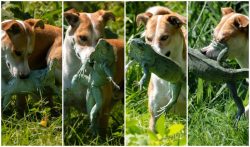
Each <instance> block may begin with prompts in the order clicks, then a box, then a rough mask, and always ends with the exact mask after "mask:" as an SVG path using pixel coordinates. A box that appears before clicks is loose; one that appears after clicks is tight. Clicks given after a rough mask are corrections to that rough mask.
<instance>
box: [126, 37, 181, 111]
mask: <svg viewBox="0 0 250 147" xmlns="http://www.w3.org/2000/svg"><path fill="white" fill-rule="evenodd" d="M128 46H129V49H130V50H129V56H130V58H131V59H132V62H133V61H136V62H138V63H139V64H140V65H141V66H142V68H143V72H144V74H143V77H142V78H141V80H140V82H139V84H140V89H142V86H143V85H144V84H145V83H146V82H147V81H148V80H149V79H150V75H151V73H154V74H156V75H157V76H159V77H160V78H161V79H164V80H166V81H169V82H170V83H171V89H172V91H173V96H172V98H171V100H170V101H169V103H168V104H167V105H166V106H164V107H163V108H161V110H160V111H165V112H168V111H169V110H170V109H171V108H172V106H173V105H174V104H175V103H176V102H177V100H178V97H179V94H180V91H181V86H182V84H183V81H184V80H185V75H184V73H183V71H182V69H181V67H180V66H179V65H178V64H177V63H176V62H174V61H173V60H171V59H170V58H168V57H165V56H163V55H161V54H159V53H157V52H155V51H154V50H153V49H152V47H151V46H150V45H148V44H146V43H145V42H144V41H143V40H142V39H131V40H130V41H129V42H128ZM129 64H131V62H130V63H129Z"/></svg>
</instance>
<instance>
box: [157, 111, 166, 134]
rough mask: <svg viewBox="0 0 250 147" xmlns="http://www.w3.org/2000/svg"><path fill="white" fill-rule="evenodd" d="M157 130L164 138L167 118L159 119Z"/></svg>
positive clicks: (162, 116)
mask: <svg viewBox="0 0 250 147" xmlns="http://www.w3.org/2000/svg"><path fill="white" fill-rule="evenodd" d="M156 129H157V131H158V133H159V134H161V136H164V134H165V132H166V131H165V129H166V128H165V118H164V115H161V116H160V118H159V119H158V121H157V123H156Z"/></svg>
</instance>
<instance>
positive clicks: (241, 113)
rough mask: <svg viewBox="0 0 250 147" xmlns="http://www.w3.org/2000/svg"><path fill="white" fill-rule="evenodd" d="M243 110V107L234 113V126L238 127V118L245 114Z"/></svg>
mask: <svg viewBox="0 0 250 147" xmlns="http://www.w3.org/2000/svg"><path fill="white" fill-rule="evenodd" d="M244 112H245V110H244V109H243V110H242V111H240V110H239V111H238V113H237V115H236V120H235V122H234V128H238V123H239V121H240V118H241V116H245V113H244Z"/></svg>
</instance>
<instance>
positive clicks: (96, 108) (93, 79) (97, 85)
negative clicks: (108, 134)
mask: <svg viewBox="0 0 250 147" xmlns="http://www.w3.org/2000/svg"><path fill="white" fill-rule="evenodd" d="M89 64H93V68H92V69H91V70H90V73H89V75H86V73H85V69H86V68H87V67H88V66H89ZM114 64H115V54H114V50H113V47H112V46H111V45H110V44H109V43H108V42H107V41H105V40H104V39H100V40H99V41H98V43H97V45H96V47H95V51H94V52H93V53H91V55H90V58H89V59H88V61H87V62H86V63H84V64H83V65H82V67H81V68H80V70H79V71H78V73H77V74H76V75H75V76H74V77H73V79H72V85H75V84H76V83H79V82H80V83H81V84H83V85H86V86H87V87H88V89H87V95H86V100H87V111H88V114H89V116H90V121H91V126H90V127H91V129H92V131H93V133H98V131H99V130H98V128H99V126H97V124H98V123H97V121H98V120H97V119H98V114H99V112H100V111H101V108H102V105H103V102H104V100H103V96H102V91H101V87H102V86H104V85H105V84H107V82H111V83H112V84H113V85H114V86H115V87H116V88H118V89H119V86H118V85H117V84H116V83H115V82H114V81H113V75H114V70H115V69H114Z"/></svg>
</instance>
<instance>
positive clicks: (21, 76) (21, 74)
mask: <svg viewBox="0 0 250 147" xmlns="http://www.w3.org/2000/svg"><path fill="white" fill-rule="evenodd" d="M28 77H29V74H23V73H20V74H19V78H20V79H27V78H28Z"/></svg>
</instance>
